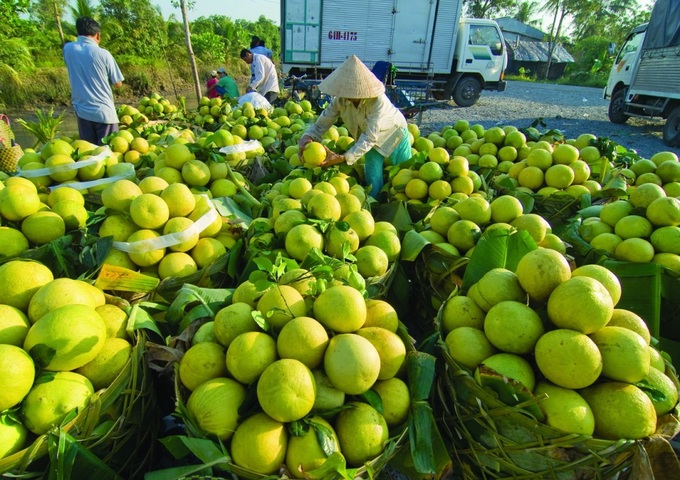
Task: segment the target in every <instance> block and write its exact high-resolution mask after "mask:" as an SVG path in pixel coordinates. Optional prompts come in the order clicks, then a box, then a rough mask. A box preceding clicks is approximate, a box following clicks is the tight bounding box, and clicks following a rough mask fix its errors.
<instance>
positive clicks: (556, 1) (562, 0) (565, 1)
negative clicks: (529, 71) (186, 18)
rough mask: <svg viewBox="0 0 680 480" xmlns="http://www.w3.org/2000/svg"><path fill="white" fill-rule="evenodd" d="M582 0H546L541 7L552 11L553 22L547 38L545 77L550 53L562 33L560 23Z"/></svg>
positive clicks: (548, 70)
mask: <svg viewBox="0 0 680 480" xmlns="http://www.w3.org/2000/svg"><path fill="white" fill-rule="evenodd" d="M582 3H583V0H546V2H545V4H544V5H543V7H542V8H541V11H542V12H545V13H552V14H553V22H552V26H551V27H550V38H549V39H548V42H549V43H548V45H549V46H548V65H547V68H546V71H545V78H548V74H549V73H550V65H551V64H552V55H553V52H554V51H555V47H556V46H557V39H559V38H560V33H562V25H563V23H564V20H565V19H566V18H567V16H569V15H571V16H573V15H574V12H577V11H578V9H579V7H580V5H581V4H582Z"/></svg>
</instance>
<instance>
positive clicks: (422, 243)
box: [401, 230, 430, 262]
mask: <svg viewBox="0 0 680 480" xmlns="http://www.w3.org/2000/svg"><path fill="white" fill-rule="evenodd" d="M429 244H430V242H429V241H428V240H427V239H426V238H425V237H423V236H422V235H421V234H420V233H418V232H416V231H415V230H409V231H408V232H406V235H404V240H402V242H401V259H402V260H404V261H407V262H413V261H415V260H416V259H417V258H418V255H420V252H422V250H423V248H425V247H426V246H427V245H429Z"/></svg>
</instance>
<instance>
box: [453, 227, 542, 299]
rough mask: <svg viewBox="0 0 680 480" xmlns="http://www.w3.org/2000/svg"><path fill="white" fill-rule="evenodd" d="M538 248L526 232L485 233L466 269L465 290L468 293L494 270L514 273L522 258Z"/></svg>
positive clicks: (497, 231) (495, 231)
mask: <svg viewBox="0 0 680 480" xmlns="http://www.w3.org/2000/svg"><path fill="white" fill-rule="evenodd" d="M537 248H538V245H536V242H535V241H534V240H533V238H532V237H531V235H530V234H529V232H527V231H526V230H519V231H515V232H509V231H508V230H492V231H490V232H487V233H485V234H484V235H482V237H481V238H480V239H479V242H477V245H475V249H474V250H473V252H472V255H471V256H470V263H469V264H468V265H467V267H466V268H465V275H464V276H463V290H464V291H467V290H468V289H469V288H470V287H471V286H472V285H473V284H475V283H477V282H478V281H479V279H480V278H482V277H483V276H484V274H485V273H486V272H488V271H489V270H492V269H494V268H507V269H508V270H511V271H513V272H514V271H515V270H516V269H517V264H518V263H519V261H520V260H521V258H522V257H523V256H524V255H525V254H526V253H528V252H530V251H531V250H535V249H537Z"/></svg>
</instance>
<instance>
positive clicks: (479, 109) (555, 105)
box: [412, 81, 680, 158]
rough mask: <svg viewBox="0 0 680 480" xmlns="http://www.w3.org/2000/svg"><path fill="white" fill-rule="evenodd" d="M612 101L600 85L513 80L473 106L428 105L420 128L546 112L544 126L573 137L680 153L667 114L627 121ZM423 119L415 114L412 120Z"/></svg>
mask: <svg viewBox="0 0 680 480" xmlns="http://www.w3.org/2000/svg"><path fill="white" fill-rule="evenodd" d="M608 106H609V101H608V100H605V99H604V98H603V97H602V89H600V88H589V87H575V86H571V85H552V84H542V83H530V82H518V81H510V82H508V85H507V88H506V90H505V92H490V91H483V92H482V95H481V98H480V99H479V101H478V102H477V104H476V105H473V106H472V107H468V108H462V107H457V106H454V105H452V104H451V105H449V104H448V103H443V104H442V107H441V108H439V107H437V108H430V109H428V110H425V111H424V112H423V113H422V118H421V119H420V128H421V130H422V131H423V132H425V133H430V132H432V131H436V130H439V129H441V128H442V127H443V126H445V125H451V124H453V123H454V122H455V121H456V120H459V119H464V120H468V121H469V122H470V123H480V124H482V125H483V126H484V127H485V128H488V127H491V126H493V125H496V124H500V125H514V126H516V127H518V128H524V127H528V126H530V125H531V123H532V122H533V121H534V120H535V119H536V118H543V121H544V122H545V124H546V127H544V128H546V129H553V128H554V129H558V130H561V131H563V132H564V134H565V135H566V136H567V137H568V138H574V137H577V136H578V135H580V134H582V133H593V134H595V135H597V136H598V137H608V138H609V139H611V140H613V141H615V142H616V143H618V144H620V145H622V146H624V147H626V148H628V149H633V150H635V151H637V153H638V154H639V155H641V156H642V157H645V158H649V157H651V156H652V155H653V154H655V153H656V152H660V151H665V150H670V151H674V152H675V153H677V154H679V155H680V148H671V147H668V146H666V145H664V143H663V142H662V140H661V137H662V130H663V125H664V120H662V119H654V120H652V119H642V118H631V119H629V120H628V123H627V124H625V125H615V124H613V123H611V122H610V121H609V119H608V117H607V108H608ZM417 120H418V117H414V120H412V121H417ZM539 129H541V128H540V127H539Z"/></svg>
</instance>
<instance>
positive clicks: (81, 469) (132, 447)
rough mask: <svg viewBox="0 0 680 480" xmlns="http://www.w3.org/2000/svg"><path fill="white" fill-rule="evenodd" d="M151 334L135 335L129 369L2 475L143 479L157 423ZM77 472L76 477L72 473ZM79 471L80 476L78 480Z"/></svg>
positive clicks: (8, 460)
mask: <svg viewBox="0 0 680 480" xmlns="http://www.w3.org/2000/svg"><path fill="white" fill-rule="evenodd" d="M146 341H147V334H146V332H145V331H144V330H136V331H135V332H134V342H133V348H132V353H131V355H130V359H129V360H128V363H127V365H126V366H125V368H124V369H123V371H122V372H121V373H120V374H119V375H118V377H117V378H116V379H115V380H114V381H113V383H112V384H111V385H110V386H109V387H108V388H106V389H102V390H99V391H97V392H95V393H94V395H93V396H92V397H91V399H90V403H89V405H88V406H87V407H86V408H85V409H84V410H82V411H80V412H75V411H74V412H72V413H71V414H69V416H67V417H66V419H65V420H64V421H63V423H62V425H61V426H59V427H55V428H53V429H52V430H51V431H49V432H47V433H45V434H43V435H40V436H38V437H36V438H34V439H33V441H32V443H31V444H30V445H29V446H28V447H26V448H24V449H23V450H21V451H19V452H17V453H15V454H13V455H10V456H8V457H5V458H2V459H0V476H3V477H4V476H18V477H22V478H24V477H26V478H28V477H30V478H47V477H48V476H50V477H51V475H52V474H54V473H55V472H57V471H59V472H60V474H62V475H66V477H60V478H69V477H70V476H71V475H73V476H74V478H77V476H80V475H82V476H81V477H80V478H94V476H95V475H102V474H104V475H105V477H106V478H126V479H135V478H143V476H144V473H145V472H146V471H147V469H148V465H149V463H150V461H151V458H152V455H153V452H154V443H155V432H156V430H157V429H156V420H155V418H154V416H153V415H150V414H151V413H152V412H153V410H154V403H155V395H154V392H153V389H152V384H151V381H152V378H151V374H150V371H149V369H148V368H147V366H146V362H147V359H146V357H147V355H146ZM68 472H71V474H68ZM76 472H78V473H77V475H76Z"/></svg>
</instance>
